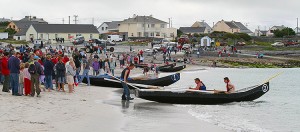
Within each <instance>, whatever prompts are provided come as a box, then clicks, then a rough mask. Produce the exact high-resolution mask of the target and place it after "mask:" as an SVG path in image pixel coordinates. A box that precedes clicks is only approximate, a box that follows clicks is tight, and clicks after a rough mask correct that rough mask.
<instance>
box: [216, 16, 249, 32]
mask: <svg viewBox="0 0 300 132" xmlns="http://www.w3.org/2000/svg"><path fill="white" fill-rule="evenodd" d="M213 31H220V32H228V33H246V34H249V35H250V34H253V32H252V31H251V30H249V29H248V28H247V27H246V26H245V25H244V24H242V23H241V22H236V21H224V20H221V21H219V22H217V23H216V24H215V25H214V26H213Z"/></svg>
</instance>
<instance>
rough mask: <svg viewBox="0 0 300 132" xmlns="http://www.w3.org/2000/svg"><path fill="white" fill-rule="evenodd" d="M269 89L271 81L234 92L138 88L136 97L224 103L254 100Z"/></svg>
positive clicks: (179, 101)
mask: <svg viewBox="0 0 300 132" xmlns="http://www.w3.org/2000/svg"><path fill="white" fill-rule="evenodd" d="M268 91H269V82H267V83H264V84H261V85H256V86H252V87H248V88H244V89H241V90H238V91H236V92H234V93H230V94H226V93H214V91H213V90H212V91H200V90H162V89H160V90H158V89H157V90H154V89H137V90H136V92H135V95H136V97H139V98H142V99H145V100H150V101H155V102H159V103H170V104H207V105H213V104H224V103H231V102H241V101H253V100H255V99H258V98H259V97H261V96H262V95H264V94H265V93H267V92H268Z"/></svg>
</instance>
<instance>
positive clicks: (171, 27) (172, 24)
mask: <svg viewBox="0 0 300 132" xmlns="http://www.w3.org/2000/svg"><path fill="white" fill-rule="evenodd" d="M171 28H173V19H172V17H171Z"/></svg>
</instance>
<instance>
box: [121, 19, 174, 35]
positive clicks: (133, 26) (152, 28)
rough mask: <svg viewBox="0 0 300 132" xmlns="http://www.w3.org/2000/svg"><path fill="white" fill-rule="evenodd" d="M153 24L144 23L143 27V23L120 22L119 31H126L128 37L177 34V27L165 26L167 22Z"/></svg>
mask: <svg viewBox="0 0 300 132" xmlns="http://www.w3.org/2000/svg"><path fill="white" fill-rule="evenodd" d="M153 24H154V23H145V27H144V26H143V25H144V23H121V24H120V26H119V32H128V37H155V38H164V37H170V36H177V29H175V28H167V24H165V23H155V24H154V25H153ZM171 33H172V34H171ZM173 34H174V35H173Z"/></svg>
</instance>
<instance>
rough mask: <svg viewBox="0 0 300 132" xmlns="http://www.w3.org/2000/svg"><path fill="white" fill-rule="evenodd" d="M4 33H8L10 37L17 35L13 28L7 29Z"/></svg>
mask: <svg viewBox="0 0 300 132" xmlns="http://www.w3.org/2000/svg"><path fill="white" fill-rule="evenodd" d="M4 32H8V35H10V36H11V35H14V34H15V33H16V31H15V30H14V29H12V28H8V29H5V30H4Z"/></svg>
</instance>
